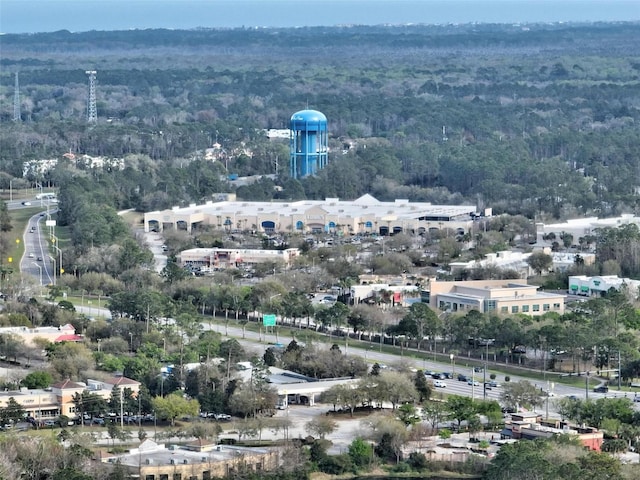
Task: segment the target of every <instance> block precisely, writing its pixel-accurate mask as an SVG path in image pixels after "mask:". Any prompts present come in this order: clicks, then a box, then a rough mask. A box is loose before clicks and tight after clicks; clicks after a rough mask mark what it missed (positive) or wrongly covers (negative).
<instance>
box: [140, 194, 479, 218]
mask: <svg viewBox="0 0 640 480" xmlns="http://www.w3.org/2000/svg"><path fill="white" fill-rule="evenodd" d="M313 207H320V208H321V209H322V210H324V212H325V214H326V215H339V216H352V217H362V216H375V217H385V216H387V217H389V218H388V221H390V222H393V221H396V220H399V219H417V218H419V217H448V218H454V217H458V216H467V215H470V214H471V213H475V212H476V210H477V209H476V207H475V205H432V204H431V203H428V202H409V201H408V200H404V199H397V200H395V201H393V202H381V201H379V200H377V199H376V198H374V197H372V196H371V195H363V196H362V197H360V198H358V199H356V200H353V201H347V200H339V199H338V198H326V199H325V200H299V201H294V202H287V201H281V202H278V201H274V202H249V201H247V202H245V201H221V202H213V201H209V202H207V203H205V204H204V205H189V206H188V207H173V208H172V209H167V210H156V211H152V212H147V213H146V215H153V214H157V215H158V216H160V215H161V214H162V212H167V211H171V212H172V213H174V214H182V215H193V214H198V213H199V214H207V215H213V216H216V215H221V216H224V215H227V216H238V215H248V214H255V213H257V212H259V213H260V214H261V215H266V214H274V215H279V216H285V217H286V216H292V215H296V214H297V215H300V214H303V213H305V212H306V211H307V210H309V209H311V208H313ZM383 221H384V218H383ZM434 221H435V220H434Z"/></svg>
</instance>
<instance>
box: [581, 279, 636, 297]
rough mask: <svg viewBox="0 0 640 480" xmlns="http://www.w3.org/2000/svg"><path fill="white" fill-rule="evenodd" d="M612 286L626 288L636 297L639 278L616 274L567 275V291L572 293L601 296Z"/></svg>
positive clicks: (617, 288) (618, 288)
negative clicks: (634, 278) (622, 276)
mask: <svg viewBox="0 0 640 480" xmlns="http://www.w3.org/2000/svg"><path fill="white" fill-rule="evenodd" d="M612 288H614V289H616V290H620V289H621V288H627V289H628V291H629V292H630V293H632V294H633V295H634V297H637V296H638V294H639V293H640V280H632V279H631V278H620V277H618V276H617V275H599V276H595V277H587V276H585V275H576V276H573V277H569V293H571V294H573V295H582V296H585V297H594V296H601V295H602V294H604V293H606V292H608V291H609V290H610V289H612Z"/></svg>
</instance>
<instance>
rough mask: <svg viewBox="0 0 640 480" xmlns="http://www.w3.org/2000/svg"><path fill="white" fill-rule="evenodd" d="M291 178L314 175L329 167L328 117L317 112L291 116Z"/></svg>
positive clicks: (311, 111)
mask: <svg viewBox="0 0 640 480" xmlns="http://www.w3.org/2000/svg"><path fill="white" fill-rule="evenodd" d="M290 130H291V162H290V163H291V177H292V178H303V177H306V176H308V175H314V174H315V173H316V172H317V171H318V170H320V169H322V168H324V167H326V166H327V153H328V148H327V117H325V116H324V114H323V113H321V112H318V111H316V110H302V111H300V112H296V113H294V114H293V115H291V124H290Z"/></svg>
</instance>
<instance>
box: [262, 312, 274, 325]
mask: <svg viewBox="0 0 640 480" xmlns="http://www.w3.org/2000/svg"><path fill="white" fill-rule="evenodd" d="M262 325H263V326H265V327H275V326H276V316H275V315H274V314H268V315H262Z"/></svg>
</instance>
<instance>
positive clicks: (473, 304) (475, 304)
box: [429, 280, 565, 316]
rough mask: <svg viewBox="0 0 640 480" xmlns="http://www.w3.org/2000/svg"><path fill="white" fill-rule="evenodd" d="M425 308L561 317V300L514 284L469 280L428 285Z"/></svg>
mask: <svg viewBox="0 0 640 480" xmlns="http://www.w3.org/2000/svg"><path fill="white" fill-rule="evenodd" d="M429 305H430V306H431V307H432V308H437V309H439V310H443V311H449V312H465V311H469V310H478V311H480V312H482V313H498V314H505V315H506V314H518V313H523V314H525V315H531V316H538V315H543V314H545V313H547V312H555V313H558V314H563V313H564V308H565V296H564V295H561V294H556V293H546V292H538V287H537V286H535V285H527V283H526V282H525V281H514V280H470V281H464V282H442V281H438V280H432V281H431V283H430V285H429Z"/></svg>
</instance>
